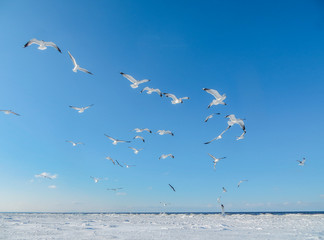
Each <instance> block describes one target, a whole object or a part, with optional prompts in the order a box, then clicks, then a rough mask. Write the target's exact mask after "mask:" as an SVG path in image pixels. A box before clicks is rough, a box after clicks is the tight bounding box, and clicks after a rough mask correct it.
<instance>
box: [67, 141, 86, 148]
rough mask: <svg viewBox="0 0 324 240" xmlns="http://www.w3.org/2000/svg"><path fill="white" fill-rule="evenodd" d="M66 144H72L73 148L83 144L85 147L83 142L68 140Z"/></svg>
mask: <svg viewBox="0 0 324 240" xmlns="http://www.w3.org/2000/svg"><path fill="white" fill-rule="evenodd" d="M66 142H68V143H71V144H72V146H73V147H76V146H77V145H79V144H83V145H84V143H82V142H73V141H69V140H66Z"/></svg>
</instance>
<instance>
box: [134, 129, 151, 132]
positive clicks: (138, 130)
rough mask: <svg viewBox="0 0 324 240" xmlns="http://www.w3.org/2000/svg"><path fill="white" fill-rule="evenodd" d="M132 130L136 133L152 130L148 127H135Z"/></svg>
mask: <svg viewBox="0 0 324 240" xmlns="http://www.w3.org/2000/svg"><path fill="white" fill-rule="evenodd" d="M133 131H135V132H137V133H141V132H144V131H147V132H149V133H152V131H151V130H150V129H148V128H135V129H134V130H133Z"/></svg>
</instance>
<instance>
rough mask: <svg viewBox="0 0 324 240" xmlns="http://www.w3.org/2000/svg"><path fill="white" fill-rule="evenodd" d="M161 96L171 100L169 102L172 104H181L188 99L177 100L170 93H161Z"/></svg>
mask: <svg viewBox="0 0 324 240" xmlns="http://www.w3.org/2000/svg"><path fill="white" fill-rule="evenodd" d="M163 94H164V96H166V97H169V98H172V101H171V103H172V104H178V103H183V100H184V99H189V97H182V98H177V97H176V96H175V95H174V94H171V93H163Z"/></svg>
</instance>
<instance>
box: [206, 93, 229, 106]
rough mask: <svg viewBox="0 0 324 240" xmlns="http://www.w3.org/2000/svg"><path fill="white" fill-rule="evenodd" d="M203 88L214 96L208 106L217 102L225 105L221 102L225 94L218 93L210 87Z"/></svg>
mask: <svg viewBox="0 0 324 240" xmlns="http://www.w3.org/2000/svg"><path fill="white" fill-rule="evenodd" d="M203 90H204V91H206V92H207V93H209V94H211V95H213V96H214V97H215V99H213V101H212V102H211V103H210V104H209V105H208V108H210V107H211V106H213V105H218V104H222V105H227V104H226V103H224V102H223V101H224V100H225V99H226V94H223V95H220V94H219V92H217V91H216V90H214V89H210V88H203Z"/></svg>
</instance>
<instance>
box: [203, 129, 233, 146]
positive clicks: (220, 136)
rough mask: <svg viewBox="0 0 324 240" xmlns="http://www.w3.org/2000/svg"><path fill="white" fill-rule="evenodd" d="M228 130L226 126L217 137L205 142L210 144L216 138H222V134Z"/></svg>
mask: <svg viewBox="0 0 324 240" xmlns="http://www.w3.org/2000/svg"><path fill="white" fill-rule="evenodd" d="M227 130H228V128H226V129H225V130H224V131H223V132H222V133H221V134H219V135H218V136H217V137H215V138H214V139H212V140H210V141H209V142H205V144H209V143H211V142H213V141H215V140H218V139H221V138H222V135H223V134H224V133H225V132H226V131H227Z"/></svg>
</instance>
